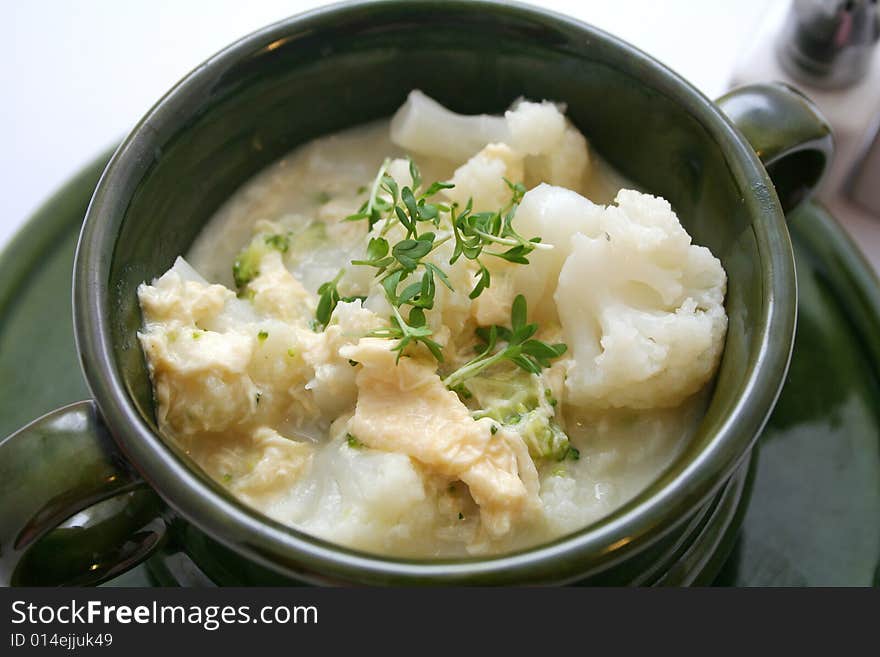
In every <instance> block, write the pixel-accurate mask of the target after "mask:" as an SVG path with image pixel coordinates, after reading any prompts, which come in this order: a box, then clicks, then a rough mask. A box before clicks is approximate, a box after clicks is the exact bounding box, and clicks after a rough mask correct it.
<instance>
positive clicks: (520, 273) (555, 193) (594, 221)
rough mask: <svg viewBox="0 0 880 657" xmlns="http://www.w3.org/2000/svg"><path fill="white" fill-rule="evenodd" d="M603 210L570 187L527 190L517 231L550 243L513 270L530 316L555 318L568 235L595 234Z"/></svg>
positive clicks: (518, 216) (569, 246)
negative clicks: (546, 248)
mask: <svg viewBox="0 0 880 657" xmlns="http://www.w3.org/2000/svg"><path fill="white" fill-rule="evenodd" d="M603 212H604V208H603V207H602V206H600V205H596V204H594V203H592V202H591V201H589V200H587V199H585V198H584V197H583V196H581V195H580V194H578V193H577V192H573V191H571V190H569V189H563V188H561V187H551V186H550V185H546V184H542V185H538V186H537V187H536V188H535V189H533V190H530V191H529V192H526V195H525V196H524V197H523V200H522V203H521V204H520V206H519V208H518V209H517V212H516V217H515V218H514V220H513V226H514V228H516V230H517V232H518V233H519V234H520V235H523V236H524V237H531V236H533V235H540V236H541V242H542V243H544V244H550V245H552V246H553V248H552V249H549V250H542V249H537V250H535V251H533V252H532V253H530V254H529V266H528V267H516V268H515V269H514V270H513V287H514V289H516V290H517V291H518V292H519V293H521V294H522V295H524V296H525V298H526V302H527V305H528V308H529V310H530V312H531V313H532V316H533V317H539V318H541V319H550V320H553V319H555V315H556V309H555V307H554V304H553V300H552V299H553V292H554V291H555V290H556V283H557V281H558V279H559V272H560V270H561V269H562V263H563V262H565V259H566V258H567V257H568V256H569V254H570V253H571V236H572V235H574V234H575V233H583V234H585V235H591V236H593V235H597V234H598V233H599V225H600V217H601V216H602V213H603ZM490 289H491V288H490Z"/></svg>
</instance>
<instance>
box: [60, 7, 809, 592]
mask: <svg viewBox="0 0 880 657" xmlns="http://www.w3.org/2000/svg"><path fill="white" fill-rule="evenodd" d="M389 6H390V7H392V8H396V9H398V10H399V9H405V8H408V7H413V8H415V7H418V8H419V9H421V10H422V11H424V10H425V9H426V8H433V10H435V11H444V10H450V9H451V10H453V11H459V12H460V11H462V10H468V11H494V12H504V13H506V14H508V15H513V16H515V17H516V18H517V19H519V20H525V21H537V22H539V23H541V24H542V25H547V24H552V25H553V27H555V28H558V29H560V30H567V31H572V30H574V31H578V32H580V33H582V34H583V35H584V37H585V39H589V40H590V41H597V42H602V43H604V44H605V45H607V46H611V47H612V48H614V49H616V50H619V51H620V52H621V54H625V55H626V57H627V59H628V61H629V62H631V66H633V67H638V68H639V69H640V70H641V71H643V72H646V73H648V74H650V76H651V84H652V86H653V87H654V88H655V89H659V90H660V91H662V92H664V93H666V94H667V95H669V96H670V97H672V98H674V99H675V101H676V102H677V103H678V104H679V105H681V106H682V107H683V108H684V109H685V110H686V111H688V112H689V113H690V114H691V115H692V116H693V117H694V118H695V119H696V120H697V121H698V122H699V123H700V124H701V125H702V127H703V128H704V129H706V131H707V133H708V135H709V137H710V138H712V139H714V140H715V141H716V143H717V144H718V145H719V147H720V148H721V149H722V150H723V151H724V153H725V157H726V160H727V163H728V166H729V167H730V169H731V175H732V176H733V178H734V179H735V180H736V182H737V184H738V185H739V186H740V188H741V189H749V190H751V192H752V194H751V195H744V199H743V203H744V204H745V205H746V207H747V210H748V212H749V214H750V215H751V216H752V217H753V223H752V227H753V233H754V237H755V240H756V243H757V247H758V252H759V254H760V264H759V266H760V267H761V269H762V290H761V294H762V299H763V308H762V312H761V316H760V321H759V322H758V324H757V325H756V326H755V327H754V330H755V335H756V338H757V339H758V340H759V341H760V343H759V344H760V346H759V349H758V352H757V356H756V357H755V361H754V362H753V363H752V366H751V368H750V370H749V371H748V373H747V379H746V382H745V384H744V385H743V388H742V392H741V394H740V396H739V398H738V400H737V401H736V402H735V404H734V407H733V409H732V411H731V413H730V414H729V415H728V416H727V417H726V418H725V420H724V422H723V424H722V425H721V426H720V427H719V428H718V430H717V431H716V432H715V436H714V437H713V439H712V440H711V442H710V443H709V444H708V445H706V447H705V448H704V449H703V450H702V451H700V452H699V453H698V454H697V455H696V456H695V457H694V458H693V460H691V461H690V462H689V463H687V465H686V466H685V467H684V468H683V469H682V470H681V472H679V473H678V475H676V476H675V477H674V479H672V480H671V481H669V482H667V483H666V484H665V486H664V487H663V488H662V489H660V490H659V491H657V492H656V493H655V494H654V495H652V496H650V497H649V498H648V499H646V500H642V501H638V496H636V500H631V501H630V502H628V503H627V504H625V505H623V507H621V508H620V509H618V510H616V511H615V512H613V513H612V514H610V515H609V516H606V517H604V518H601V519H599V520H598V521H596V522H595V523H592V524H591V525H589V526H587V527H585V528H582V529H580V530H578V531H576V532H574V533H571V534H568V535H565V536H563V537H560V538H558V539H556V540H554V541H553V542H551V543H547V544H541V545H537V546H534V547H532V548H528V549H524V550H520V551H517V552H513V553H507V554H501V555H497V556H491V557H473V558H467V559H455V560H451V559H445V560H425V559H404V558H391V557H383V556H380V555H376V554H372V553H366V552H361V551H357V550H353V549H351V548H346V547H343V546H340V545H337V544H334V543H331V542H329V541H325V540H323V539H319V538H317V537H314V536H311V535H309V534H306V533H305V532H302V531H300V530H297V529H294V528H291V527H288V526H286V525H283V524H281V523H279V522H276V521H274V520H271V519H269V518H267V517H266V516H264V515H262V514H261V513H260V512H259V511H256V510H254V509H251V508H249V507H247V506H245V505H244V504H243V503H242V502H239V501H238V500H236V499H234V498H233V497H232V496H231V495H229V494H228V493H226V492H224V490H223V489H222V488H221V487H219V485H216V484H211V483H209V482H207V481H205V480H204V478H203V477H202V476H200V475H199V474H197V473H196V472H195V471H194V470H193V469H191V468H190V466H188V465H187V464H186V463H184V462H183V461H182V460H181V459H180V458H179V457H178V456H177V454H176V453H175V452H174V451H173V450H172V449H171V448H170V447H169V446H168V445H167V444H165V442H164V441H163V440H162V439H161V438H160V436H159V435H158V434H157V433H154V432H153V430H152V429H151V428H150V427H149V425H148V424H147V423H146V422H145V421H144V420H143V418H142V417H141V416H140V414H139V412H138V411H137V409H136V408H135V407H134V405H133V403H132V402H131V400H130V398H129V395H128V392H127V391H126V388H125V384H124V383H123V380H122V376H121V374H120V373H119V372H118V371H117V369H116V366H115V358H114V355H113V352H114V348H113V345H112V342H111V338H110V335H111V333H110V329H109V326H110V319H109V316H108V315H109V309H110V308H112V294H111V291H110V289H109V286H108V285H107V281H108V280H109V272H110V267H111V263H112V260H113V253H114V250H115V249H114V246H115V242H116V236H117V234H118V229H119V227H120V226H121V225H122V220H123V218H124V216H125V210H126V208H127V206H128V202H129V200H130V198H129V195H127V193H126V185H125V184H124V183H125V181H126V179H127V178H128V177H129V176H131V175H135V174H136V172H137V166H138V164H139V162H142V161H143V160H144V159H145V158H146V159H149V158H152V157H153V147H152V144H151V141H150V140H151V139H155V135H156V127H155V126H157V125H161V124H162V123H165V122H174V121H179V120H180V119H179V116H180V112H182V108H183V102H184V100H185V99H186V98H187V97H189V96H191V94H192V93H194V91H197V90H199V89H200V88H201V89H204V88H205V85H207V84H209V82H210V81H211V80H214V79H216V77H217V75H218V71H223V70H227V69H228V68H229V67H230V66H231V65H233V64H235V63H236V62H238V61H239V60H240V58H242V57H245V56H247V55H248V54H251V53H253V52H256V51H257V50H258V49H259V47H260V46H263V47H265V45H267V44H270V43H273V42H276V41H278V40H279V39H282V38H290V37H291V35H293V34H294V33H300V34H301V33H303V32H306V31H307V29H306V28H316V29H319V28H322V27H327V26H328V25H332V24H333V23H334V21H335V20H336V19H338V18H341V17H343V16H346V17H348V16H350V15H352V14H354V13H358V12H362V11H365V10H375V9H376V8H377V7H386V8H387V7H389ZM105 309H106V312H105ZM795 311H796V280H795V272H794V255H793V251H792V246H791V242H790V239H789V236H788V231H787V228H786V225H785V220H784V217H783V213H782V210H781V207H780V205H779V202H778V200H777V197H776V193H775V191H774V188H773V185H772V183H771V181H770V179H769V177H768V176H767V174H766V171H765V170H764V168H763V166H762V164H761V162H760V161H759V159H758V157H757V156H756V154H755V152H754V151H753V149H752V148H751V147H750V146H749V144H748V143H747V142H746V141H745V138H744V137H743V136H742V135H740V133H739V132H738V131H737V129H736V128H735V127H734V125H733V124H732V123H731V122H730V120H729V119H727V117H726V116H725V115H724V114H723V113H722V112H721V110H720V109H718V108H717V107H716V106H715V105H714V104H713V103H712V101H710V100H709V99H708V98H706V97H705V96H704V95H703V94H702V93H701V92H699V91H698V90H697V89H696V88H694V87H693V86H692V85H691V84H690V83H689V82H687V81H686V80H684V79H683V78H681V77H680V76H679V75H678V74H676V73H675V72H673V71H671V70H670V69H668V68H667V67H665V66H664V65H663V64H661V63H660V62H658V61H657V60H655V59H653V58H651V57H650V56H649V55H647V54H646V53H643V52H642V51H640V50H638V49H637V48H635V47H634V46H632V45H630V44H628V43H626V42H624V41H622V40H621V39H619V38H617V37H615V36H613V35H611V34H608V33H606V32H604V31H602V30H599V29H598V28H595V27H593V26H591V25H588V24H586V23H583V22H581V21H579V20H577V19H574V18H570V17H567V16H563V15H560V14H558V13H555V12H552V11H548V10H545V9H541V8H537V7H531V6H528V5H524V4H520V3H506V2H505V3H501V2H495V1H492V0H478V1H474V0H446V1H444V2H438V1H436V0H435V1H429V2H412V1H409V0H390V1H387V2H378V3H377V2H369V1H368V0H357V1H354V2H346V3H340V4H335V5H330V6H324V7H320V8H317V9H314V10H312V11H308V12H305V13H302V14H298V15H295V16H292V17H289V18H286V19H283V20H281V21H278V22H276V23H273V24H271V25H269V26H266V27H264V28H261V29H259V30H257V31H255V32H253V33H251V34H249V35H247V36H245V37H243V38H241V39H239V40H238V41H236V42H234V43H232V44H230V45H228V46H226V47H225V48H223V49H222V50H221V51H219V52H218V53H217V54H215V55H213V56H212V57H210V58H209V59H208V60H206V61H205V62H204V63H202V64H201V65H200V66H198V67H197V68H196V69H194V70H193V71H192V72H191V73H189V74H188V75H187V76H185V77H184V78H183V79H182V80H181V81H180V82H178V83H177V84H176V85H175V86H174V87H173V88H172V89H171V90H170V91H169V92H168V93H167V94H166V95H165V96H163V97H162V98H161V99H160V100H159V101H158V102H157V103H156V104H155V105H154V106H153V107H152V108H151V109H150V110H149V111H148V112H147V114H146V115H145V116H144V117H143V118H142V119H141V121H140V122H139V123H138V124H137V125H136V126H135V127H134V129H133V130H132V131H131V132H130V133H129V135H128V136H127V137H126V138H125V140H124V141H123V142H122V144H121V145H120V146H119V148H118V149H117V150H116V152H115V153H114V155H113V157H112V159H111V160H110V162H109V163H108V165H107V167H106V169H105V170H104V173H103V174H102V176H101V179H100V181H99V183H98V185H97V187H96V190H95V192H94V195H93V197H92V201H91V203H90V205H89V209H88V211H87V213H86V217H85V221H84V223H83V227H82V231H81V234H80V239H79V243H78V245H77V251H76V257H75V262H74V276H73V312H74V332H75V336H76V343H77V348H78V351H79V353H80V360H81V364H82V368H83V372H84V375H85V378H86V381H87V384H88V386H89V388H90V390H91V392H92V394H93V396H94V399H95V400H96V402H97V404H98V407H99V408H100V411H101V413H102V414H103V417H104V419H105V421H106V423H107V425H108V426H109V427H110V429H111V433H112V435H113V436H114V438H115V440H116V442H117V443H118V444H119V446H120V449H121V450H122V452H123V453H124V455H125V456H126V457H127V458H128V459H129V460H130V461H131V462H132V463H133V464H134V465H135V466H136V467H137V469H138V470H139V471H140V472H141V474H142V476H143V477H144V479H145V480H146V481H147V482H148V483H149V484H150V485H151V486H152V487H153V488H154V489H155V490H156V491H157V492H158V493H159V494H160V496H161V497H162V498H163V499H164V500H165V501H166V503H168V504H169V506H170V507H171V508H172V509H174V510H175V511H176V512H177V513H179V514H180V515H181V516H182V517H183V518H184V519H186V520H187V521H188V522H191V523H193V524H194V525H196V526H197V527H199V528H200V529H201V530H202V531H204V532H205V533H206V534H208V535H209V536H211V537H212V538H213V539H215V540H217V541H219V542H220V543H222V544H224V545H226V546H228V547H230V548H231V549H233V550H234V551H236V552H238V553H240V554H242V555H243V556H245V557H247V558H249V559H252V560H254V561H256V562H258V563H260V564H262V565H263V566H266V567H269V568H271V569H273V570H275V571H277V572H279V573H281V574H284V575H286V576H288V577H293V578H295V579H300V580H303V579H304V580H306V581H311V582H314V583H328V582H361V583H368V584H388V583H394V584H414V583H415V584H424V583H437V584H461V583H481V584H511V583H530V582H555V583H563V582H567V581H572V580H574V579H579V578H581V577H584V576H589V575H590V574H592V573H595V572H599V571H601V570H604V569H606V568H608V567H610V566H611V565H613V564H616V563H619V562H621V561H623V560H625V559H627V558H628V557H630V556H631V555H632V554H635V553H636V552H638V551H640V550H642V549H644V548H645V547H646V546H647V545H648V544H649V543H651V542H652V540H654V539H656V538H659V537H661V536H663V535H665V534H666V533H667V532H670V531H673V530H674V529H675V528H676V527H677V526H678V525H680V524H681V522H683V521H684V520H685V519H686V518H687V517H688V515H690V514H692V512H694V510H695V509H697V508H699V507H700V505H702V504H704V503H705V502H706V501H707V500H708V499H709V498H710V497H711V496H712V495H714V494H715V493H716V491H717V490H718V489H719V488H720V486H721V485H722V484H723V482H724V481H726V480H727V478H728V477H729V476H730V475H731V473H732V472H733V471H734V469H735V468H736V467H737V466H738V465H739V464H740V462H741V461H742V459H743V458H745V457H746V455H747V453H748V451H749V449H750V447H751V446H752V444H753V442H754V440H755V439H756V438H757V436H758V435H759V433H760V431H761V430H762V429H763V427H764V424H765V423H766V421H767V419H768V417H769V415H770V412H771V411H772V409H773V406H774V405H775V403H776V400H777V398H778V396H779V393H780V391H781V388H782V384H783V382H784V380H785V376H786V373H787V369H788V363H789V359H790V356H791V349H792V344H793V338H794V330H795ZM634 502H637V503H635V504H634Z"/></svg>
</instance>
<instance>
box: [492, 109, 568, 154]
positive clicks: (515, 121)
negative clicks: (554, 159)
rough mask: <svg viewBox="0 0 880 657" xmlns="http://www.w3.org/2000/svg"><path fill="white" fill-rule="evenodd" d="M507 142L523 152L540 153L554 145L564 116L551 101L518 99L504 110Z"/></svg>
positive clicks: (560, 132)
mask: <svg viewBox="0 0 880 657" xmlns="http://www.w3.org/2000/svg"><path fill="white" fill-rule="evenodd" d="M504 119H505V120H506V121H507V128H508V130H509V131H510V141H509V143H510V145H511V146H513V147H514V148H515V149H516V150H518V151H519V152H520V153H525V154H526V155H541V154H543V153H547V152H548V151H549V150H551V149H552V148H554V147H555V146H556V145H557V144H558V143H559V142H560V141H561V139H562V135H563V132H564V131H565V115H564V114H563V113H562V112H560V111H559V108H557V107H556V105H554V104H553V103H550V102H548V101H546V100H545V101H544V102H541V103H533V102H530V101H527V100H520V101H518V102H516V103H514V105H513V107H512V108H511V109H509V110H507V111H506V112H505V113H504Z"/></svg>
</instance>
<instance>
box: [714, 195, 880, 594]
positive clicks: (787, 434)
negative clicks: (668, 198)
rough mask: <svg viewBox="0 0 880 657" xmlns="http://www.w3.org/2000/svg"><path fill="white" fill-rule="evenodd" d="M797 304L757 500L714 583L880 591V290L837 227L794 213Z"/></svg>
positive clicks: (804, 211)
mask: <svg viewBox="0 0 880 657" xmlns="http://www.w3.org/2000/svg"><path fill="white" fill-rule="evenodd" d="M790 222H791V228H792V238H793V241H794V245H795V249H796V253H797V276H798V288H799V297H800V304H799V308H798V332H797V337H796V339H795V346H794V354H793V357H792V361H791V368H790V370H789V375H788V381H787V382H786V384H785V388H784V389H783V394H782V396H781V397H780V399H779V403H778V404H777V405H776V410H775V411H774V413H773V416H772V417H771V419H770V422H769V423H768V425H767V428H766V429H765V430H764V433H763V434H762V437H761V442H760V456H759V467H758V471H757V477H756V479H755V486H754V503H753V504H752V505H751V506H750V507H749V510H748V512H747V514H746V518H745V523H744V525H743V531H742V539H741V541H740V544H739V545H738V547H737V549H736V550H735V552H734V554H733V558H732V559H731V560H730V562H729V563H728V564H727V566H726V568H725V569H724V572H722V574H721V577H720V578H719V582H720V583H735V584H739V585H777V586H785V585H811V586H841V585H858V586H869V585H871V584H873V585H875V586H877V585H880V283H878V280H877V276H876V274H875V273H874V271H873V270H872V269H871V267H870V265H869V264H868V263H867V262H866V261H865V260H864V258H862V257H861V255H860V254H859V252H858V249H857V248H856V247H855V245H854V244H852V242H851V241H850V239H849V238H848V237H847V236H846V234H845V233H844V232H843V230H842V229H841V228H840V227H839V226H838V225H837V222H836V221H835V220H834V219H833V218H832V217H830V216H829V215H828V213H827V212H825V211H824V210H823V209H822V208H820V207H818V206H814V205H807V206H806V207H803V208H801V209H799V210H798V211H796V212H795V213H794V214H793V215H792V216H791V217H790Z"/></svg>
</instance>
